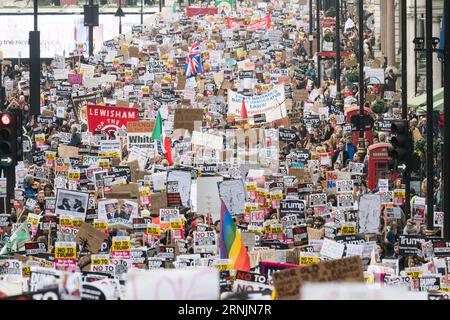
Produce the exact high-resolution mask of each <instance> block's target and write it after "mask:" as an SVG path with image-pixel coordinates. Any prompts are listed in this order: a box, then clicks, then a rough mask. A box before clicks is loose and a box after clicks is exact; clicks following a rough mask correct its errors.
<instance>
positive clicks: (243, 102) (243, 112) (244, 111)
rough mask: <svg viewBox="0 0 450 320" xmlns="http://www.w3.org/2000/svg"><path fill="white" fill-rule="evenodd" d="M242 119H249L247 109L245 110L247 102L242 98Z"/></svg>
mask: <svg viewBox="0 0 450 320" xmlns="http://www.w3.org/2000/svg"><path fill="white" fill-rule="evenodd" d="M241 118H242V119H248V115H247V108H245V100H244V98H242V108H241Z"/></svg>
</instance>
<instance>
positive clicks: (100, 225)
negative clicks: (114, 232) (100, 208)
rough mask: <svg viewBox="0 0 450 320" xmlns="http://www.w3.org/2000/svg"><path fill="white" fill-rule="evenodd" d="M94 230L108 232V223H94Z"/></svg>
mask: <svg viewBox="0 0 450 320" xmlns="http://www.w3.org/2000/svg"><path fill="white" fill-rule="evenodd" d="M94 228H95V229H96V230H100V231H104V230H108V222H107V221H95V222H94Z"/></svg>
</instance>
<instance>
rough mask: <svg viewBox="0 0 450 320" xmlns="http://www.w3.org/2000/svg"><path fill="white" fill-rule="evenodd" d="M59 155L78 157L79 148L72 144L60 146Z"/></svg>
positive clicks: (61, 156) (62, 156)
mask: <svg viewBox="0 0 450 320" xmlns="http://www.w3.org/2000/svg"><path fill="white" fill-rule="evenodd" d="M58 155H59V157H60V158H78V157H79V155H78V148H77V147H71V146H60V147H58Z"/></svg>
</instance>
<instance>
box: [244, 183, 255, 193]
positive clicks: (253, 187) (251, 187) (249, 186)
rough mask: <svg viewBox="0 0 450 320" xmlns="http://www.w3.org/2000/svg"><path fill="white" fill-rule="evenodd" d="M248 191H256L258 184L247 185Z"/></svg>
mask: <svg viewBox="0 0 450 320" xmlns="http://www.w3.org/2000/svg"><path fill="white" fill-rule="evenodd" d="M246 189H247V191H256V183H247V185H246Z"/></svg>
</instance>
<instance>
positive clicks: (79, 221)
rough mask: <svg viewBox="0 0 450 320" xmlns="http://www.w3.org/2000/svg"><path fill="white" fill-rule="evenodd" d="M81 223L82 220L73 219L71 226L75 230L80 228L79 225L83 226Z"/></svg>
mask: <svg viewBox="0 0 450 320" xmlns="http://www.w3.org/2000/svg"><path fill="white" fill-rule="evenodd" d="M83 222H84V220H83V219H81V218H75V219H73V226H74V227H75V228H80V227H81V225H82V224H83Z"/></svg>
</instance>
